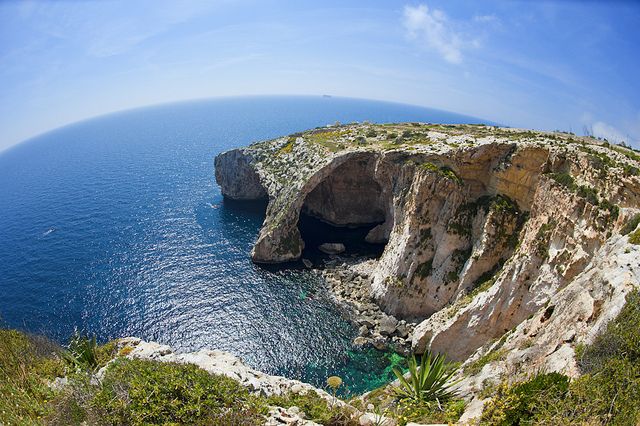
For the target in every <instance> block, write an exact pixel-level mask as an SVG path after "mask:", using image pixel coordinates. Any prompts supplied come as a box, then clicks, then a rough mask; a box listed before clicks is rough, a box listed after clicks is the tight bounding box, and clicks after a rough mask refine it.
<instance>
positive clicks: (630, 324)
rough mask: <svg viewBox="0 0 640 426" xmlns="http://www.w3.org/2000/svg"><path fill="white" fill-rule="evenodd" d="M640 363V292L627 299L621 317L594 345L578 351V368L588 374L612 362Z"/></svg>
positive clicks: (632, 293) (610, 323)
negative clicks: (616, 359)
mask: <svg viewBox="0 0 640 426" xmlns="http://www.w3.org/2000/svg"><path fill="white" fill-rule="evenodd" d="M612 358H618V359H624V360H627V361H629V362H632V363H640V292H639V291H638V290H636V291H633V292H631V293H629V294H628V295H627V298H626V303H625V305H624V307H623V308H622V310H621V311H620V314H618V316H617V317H616V319H614V320H613V321H611V322H609V324H607V328H606V329H605V331H604V332H603V333H602V334H600V335H599V336H598V337H596V339H595V340H594V341H593V343H592V344H591V345H588V346H582V347H580V349H579V350H577V351H576V359H577V361H578V366H579V367H580V369H581V370H582V371H583V372H585V373H592V372H595V371H598V370H600V369H601V368H603V367H604V365H605V364H606V363H607V361H608V360H609V359H612Z"/></svg>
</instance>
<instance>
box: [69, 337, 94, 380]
mask: <svg viewBox="0 0 640 426" xmlns="http://www.w3.org/2000/svg"><path fill="white" fill-rule="evenodd" d="M97 348H98V344H97V343H96V336H93V337H89V336H83V335H82V334H80V333H79V332H77V331H76V332H75V333H74V334H73V336H72V337H71V340H70V341H69V348H68V349H67V350H66V351H65V352H64V353H63V357H64V359H65V360H66V361H67V362H68V363H69V364H71V365H73V366H74V367H76V368H80V369H85V370H95V369H96V367H97V366H98V354H97Z"/></svg>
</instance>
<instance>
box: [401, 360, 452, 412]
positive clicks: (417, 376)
mask: <svg viewBox="0 0 640 426" xmlns="http://www.w3.org/2000/svg"><path fill="white" fill-rule="evenodd" d="M456 372H457V368H455V367H453V366H452V365H451V364H449V363H447V362H445V357H444V355H442V354H437V355H436V356H434V357H432V356H431V353H430V352H428V351H427V352H425V353H424V354H423V355H422V359H421V360H420V365H418V361H417V360H416V356H415V355H412V356H411V358H409V378H408V379H407V378H405V376H404V375H403V374H402V372H401V371H399V370H398V369H397V368H394V369H393V374H395V375H396V377H397V378H398V381H399V382H400V386H398V387H396V388H395V392H396V395H397V396H398V397H399V398H400V399H410V400H414V401H417V402H432V401H435V402H437V403H440V402H443V401H447V400H449V399H451V398H452V397H454V396H455V395H456V391H455V390H453V389H452V388H453V386H454V385H455V384H456V383H457V381H453V380H451V379H452V377H453V376H454V375H455V374H456Z"/></svg>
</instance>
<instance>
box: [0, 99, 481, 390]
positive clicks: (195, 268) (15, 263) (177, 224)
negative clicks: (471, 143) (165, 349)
mask: <svg viewBox="0 0 640 426" xmlns="http://www.w3.org/2000/svg"><path fill="white" fill-rule="evenodd" d="M363 120H369V121H372V122H399V121H423V122H447V123H462V122H478V121H479V120H477V119H473V118H470V117H464V116H460V115H456V114H451V113H447V112H443V111H437V110H432V109H426V108H419V107H414V106H407V105H401V104H392V103H384V102H373V101H365V100H355V99H342V98H323V97H243V98H228V99H216V100H207V101H198V102H189V103H179V104H171V105H163V106H158V107H151V108H145V109H137V110H131V111H126V112H121V113H116V114H111V115H108V116H103V117H99V118H95V119H92V120H89V121H84V122H81V123H77V124H74V125H70V126H67V127H64V128H61V129H57V130H55V131H52V132H49V133H47V134H44V135H42V136H39V137H37V138H34V139H31V140H29V141H27V142H24V143H22V144H20V145H18V146H16V147H14V148H12V149H10V150H7V151H4V152H3V153H1V154H0V294H1V295H2V297H0V316H1V318H2V322H3V325H4V326H7V327H14V328H19V329H22V330H26V331H29V332H34V333H42V334H45V335H47V336H49V337H51V338H53V339H55V340H57V341H60V342H65V341H66V340H67V339H68V337H69V336H70V335H71V334H72V332H73V331H74V329H79V330H84V331H87V332H91V333H95V334H96V335H97V336H98V338H99V339H100V340H101V341H107V340H108V339H112V338H116V337H123V336H137V337H140V338H143V339H146V340H155V341H158V342H161V343H165V344H168V345H171V346H172V347H174V348H175V349H177V350H183V351H192V350H197V349H201V348H215V349H221V350H226V351H229V352H231V353H233V354H235V355H238V356H240V357H242V358H244V359H245V360H246V361H247V363H249V364H250V365H251V366H253V367H255V368H257V369H260V370H263V371H265V372H268V373H271V374H282V375H286V376H287V377H291V378H297V379H301V380H304V381H308V382H310V383H312V384H315V385H320V386H322V385H323V384H324V380H325V378H326V377H327V376H328V375H334V374H337V375H340V376H342V377H343V378H344V380H345V383H346V384H347V386H348V387H349V388H350V390H351V391H353V392H360V391H363V390H366V389H370V388H372V387H375V386H377V385H379V384H381V383H382V382H384V381H385V380H387V379H388V378H390V371H389V369H388V368H387V367H388V364H389V362H390V360H391V358H392V356H391V355H389V354H384V353H378V352H376V351H373V350H371V351H356V350H354V349H353V348H352V345H351V340H352V339H353V337H355V335H356V333H357V330H356V328H355V326H354V325H353V324H351V323H350V322H349V320H348V318H347V316H346V313H345V312H343V311H341V309H340V308H339V307H337V306H336V305H335V304H334V303H332V301H331V299H330V298H329V296H328V295H327V294H326V292H325V290H324V287H323V285H322V282H321V281H320V278H318V277H317V276H315V275H314V274H313V273H311V272H308V271H306V270H304V269H301V268H286V269H283V268H278V269H274V268H264V267H259V266H256V265H254V264H253V263H252V262H251V260H250V257H249V252H250V250H251V247H252V245H253V243H254V242H255V239H256V237H257V233H258V230H259V228H260V225H261V223H262V220H263V219H264V205H262V204H260V203H258V204H251V203H249V204H248V203H237V202H236V203H234V202H229V201H227V200H223V197H222V195H221V194H220V190H219V187H218V186H217V185H216V184H215V183H214V178H213V158H214V157H215V155H217V154H218V153H220V152H222V151H225V150H228V149H231V148H235V147H240V146H244V145H247V144H249V143H251V142H255V141H258V140H261V139H267V138H273V137H276V136H280V135H284V134H289V133H293V132H297V131H301V130H304V129H308V128H313V127H316V126H323V125H326V124H329V123H334V122H336V121H340V122H351V121H363ZM306 226H307V232H308V234H309V235H311V236H312V235H314V230H315V232H316V233H317V226H316V225H314V223H313V221H312V220H311V219H310V220H309V221H307V222H306ZM355 234H357V231H355ZM357 237H358V236H357V235H355V236H354V237H352V238H357ZM310 255H311V254H310Z"/></svg>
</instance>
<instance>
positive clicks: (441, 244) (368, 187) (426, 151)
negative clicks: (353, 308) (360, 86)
mask: <svg viewBox="0 0 640 426" xmlns="http://www.w3.org/2000/svg"><path fill="white" fill-rule="evenodd" d="M637 159H638V154H636V153H634V152H633V151H630V150H627V149H625V148H622V147H615V146H614V147H610V146H609V145H608V144H604V143H602V142H598V141H595V140H593V139H590V138H582V137H576V136H573V135H567V134H557V133H553V134H552V133H540V132H532V131H523V130H518V129H503V128H496V127H487V126H465V125H460V126H443V125H420V124H398V125H370V124H357V125H349V126H339V127H329V128H323V129H316V130H312V131H309V132H306V133H302V134H298V135H293V136H290V137H286V138H280V139H275V140H271V141H267V142H263V143H259V144H255V145H252V146H250V147H248V148H245V149H241V150H233V151H229V152H227V153H224V154H221V155H220V156H219V157H218V158H216V178H217V180H218V183H219V184H220V186H221V188H222V192H223V194H224V195H225V196H227V197H230V198H236V199H250V198H258V197H261V196H263V195H264V194H268V197H269V206H268V208H267V214H266V218H265V221H264V224H263V227H262V229H261V231H260V235H259V236H258V240H257V242H256V244H255V247H254V249H253V251H252V258H253V260H254V261H256V262H284V261H289V260H295V259H298V258H299V257H300V255H301V251H302V249H303V247H304V241H303V239H302V236H301V234H300V231H299V229H298V227H297V223H298V219H299V215H300V213H301V212H305V213H307V214H310V215H313V216H315V217H318V218H320V219H322V220H324V221H326V222H328V223H331V224H334V225H341V226H343V225H349V226H353V225H362V224H367V225H373V224H375V225H376V226H375V227H374V228H373V229H372V230H371V231H370V232H369V234H368V235H367V241H370V242H386V248H385V250H384V252H383V254H382V256H381V257H380V258H379V259H378V261H377V262H376V266H375V268H374V271H373V272H372V275H373V283H372V286H371V289H372V290H371V292H372V296H373V297H374V298H375V300H376V302H377V303H378V304H379V305H380V307H381V308H382V309H383V310H384V311H386V312H387V313H388V314H392V315H394V316H396V317H399V318H405V319H413V320H418V321H421V323H420V325H419V326H418V327H417V328H416V330H415V332H414V334H413V348H414V349H415V350H416V351H418V352H420V351H423V350H425V349H426V348H428V347H430V348H431V349H432V350H435V351H438V352H445V353H447V354H448V355H449V357H452V358H454V359H458V360H465V359H467V358H468V357H470V356H471V355H473V354H474V352H476V350H478V348H481V347H483V346H485V349H486V345H487V344H488V343H489V342H492V341H493V340H494V339H498V338H500V337H501V336H503V335H504V334H505V333H506V332H509V331H510V330H511V333H512V335H513V336H515V335H516V334H518V333H519V334H522V335H524V334H527V333H531V330H532V329H534V328H535V327H532V326H527V327H526V328H527V333H524V332H523V331H522V329H523V328H524V327H525V325H523V324H528V323H529V322H531V321H534V322H535V318H537V317H538V316H540V318H542V316H545V315H548V316H550V318H551V319H549V321H550V322H548V323H547V324H549V326H550V325H552V324H555V323H554V322H553V321H555V317H554V315H555V316H557V315H560V314H559V312H560V311H561V310H562V309H564V310H565V311H566V312H569V313H567V314H563V315H565V317H563V318H564V320H562V321H563V322H566V321H569V322H571V324H572V325H571V326H570V327H567V328H566V329H563V327H562V325H561V324H562V323H563V322H561V324H560V325H558V326H557V327H556V328H552V329H551V330H556V331H548V329H547V328H546V327H543V328H542V329H541V330H540V331H539V332H537V333H538V334H536V336H537V337H535V339H537V340H536V342H537V341H540V344H539V345H537V346H536V344H534V347H538V349H540V347H542V345H543V343H542V342H543V341H544V342H545V343H544V345H546V346H544V347H545V348H547V349H548V348H552V347H553V350H550V353H547V352H549V350H546V349H545V350H544V351H543V350H542V349H540V350H539V351H538V352H535V353H536V354H537V355H535V356H534V355H531V356H534V357H538V358H540V359H538V361H537V362H536V365H538V366H540V365H543V366H545V365H546V366H549V365H552V366H553V365H555V366H559V365H560V364H562V363H558V362H556V361H554V355H553V354H554V353H556V352H557V350H560V349H558V348H562V347H563V346H562V345H563V344H565V343H566V344H568V349H562V351H564V352H563V354H565V355H567V353H566V352H568V351H571V354H569V356H568V357H565V358H563V359H565V360H567V359H570V358H571V357H572V349H571V348H572V347H573V345H574V344H575V343H576V342H580V341H581V340H584V339H588V338H589V336H590V335H592V334H593V333H594V330H595V329H597V328H598V325H599V324H600V323H602V321H603V320H602V318H603V315H605V313H604V311H603V310H602V307H603V306H609V304H613V305H611V306H617V305H618V302H619V301H620V300H624V294H626V292H628V290H629V289H630V288H632V287H633V286H638V282H639V281H640V275H639V269H640V268H639V265H638V262H639V260H638V259H639V258H640V256H637V254H638V251H637V248H636V247H635V246H630V245H629V244H627V243H626V237H622V236H620V235H619V233H620V229H621V228H622V227H623V226H624V225H625V224H626V223H627V222H628V221H629V220H630V218H632V217H633V216H634V215H636V214H638V213H640V209H639V207H640V179H639V178H638V174H639V172H638V169H639V168H640V164H639V163H638V161H637ZM256 176H257V179H256ZM256 195H257V196H256ZM621 250H622V251H621ZM625 250H631V252H632V253H634V256H632V257H629V256H625V257H624V258H625V259H627V260H628V262H627V263H628V264H625V265H624V268H623V267H622V266H621V267H620V268H618V269H616V268H617V266H611V265H617V263H616V262H618V260H615V259H619V258H620V257H619V256H622V254H624V251H625ZM603 259H605V260H603ZM603 262H604V263H603ZM606 262H609V263H606ZM605 263H606V265H609V266H606V267H605ZM607 268H609V269H607ZM622 269H624V270H625V272H624V273H623V271H622ZM614 273H615V274H614ZM612 274H614V275H612ZM612 276H615V277H616V278H611V277H612ZM594 280H596V282H595V283H594ZM620 298H622V299H620ZM616 300H617V301H618V302H615V301H616ZM582 302H584V303H582ZM581 303H582V304H581ZM551 305H553V306H556V308H555V310H553V312H552V313H551V314H549V313H548V308H549V306H551ZM578 305H579V306H578ZM583 305H584V306H583ZM586 305H589V306H591V308H589V309H591V311H590V313H589V312H587V311H589V309H587V308H588V307H585V306H586ZM561 306H562V307H564V308H562V309H561V308H560V307H561ZM583 308H584V309H583ZM583 310H584V312H582V311H583ZM613 310H615V309H613ZM578 311H580V312H581V313H580V314H578ZM545 312H547V313H546V314H545ZM573 314H575V315H578V316H579V317H580V318H581V320H576V319H573V320H570V319H568V318H567V317H566V315H573ZM606 315H609V314H606ZM583 317H584V318H583ZM545 321H547V320H545ZM581 321H582V322H581ZM543 322H544V321H543ZM538 328H539V327H538ZM514 329H515V330H516V333H515V334H514V332H513V330H514ZM560 331H562V332H563V333H564V331H567V332H568V333H569V334H572V336H571V337H570V338H566V336H561V335H560V334H563V333H560ZM523 333H524V334H523ZM549 333H551V334H552V337H549V336H548V335H549ZM542 336H547V337H544V338H543V337H542ZM521 337H522V336H521ZM513 338H514V339H515V337H513ZM522 338H524V337H522ZM535 339H534V340H535ZM545 339H546V340H545ZM563 339H564V340H563ZM514 341H515V340H514ZM565 341H566V342H565ZM563 342H565V343H563ZM485 349H480V351H479V352H478V354H480V353H481V352H482V350H485ZM556 358H557V356H556ZM569 364H570V362H569V361H567V363H565V364H564V367H567V368H569V369H570V368H571V367H570V365H569ZM564 367H563V368H564Z"/></svg>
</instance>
